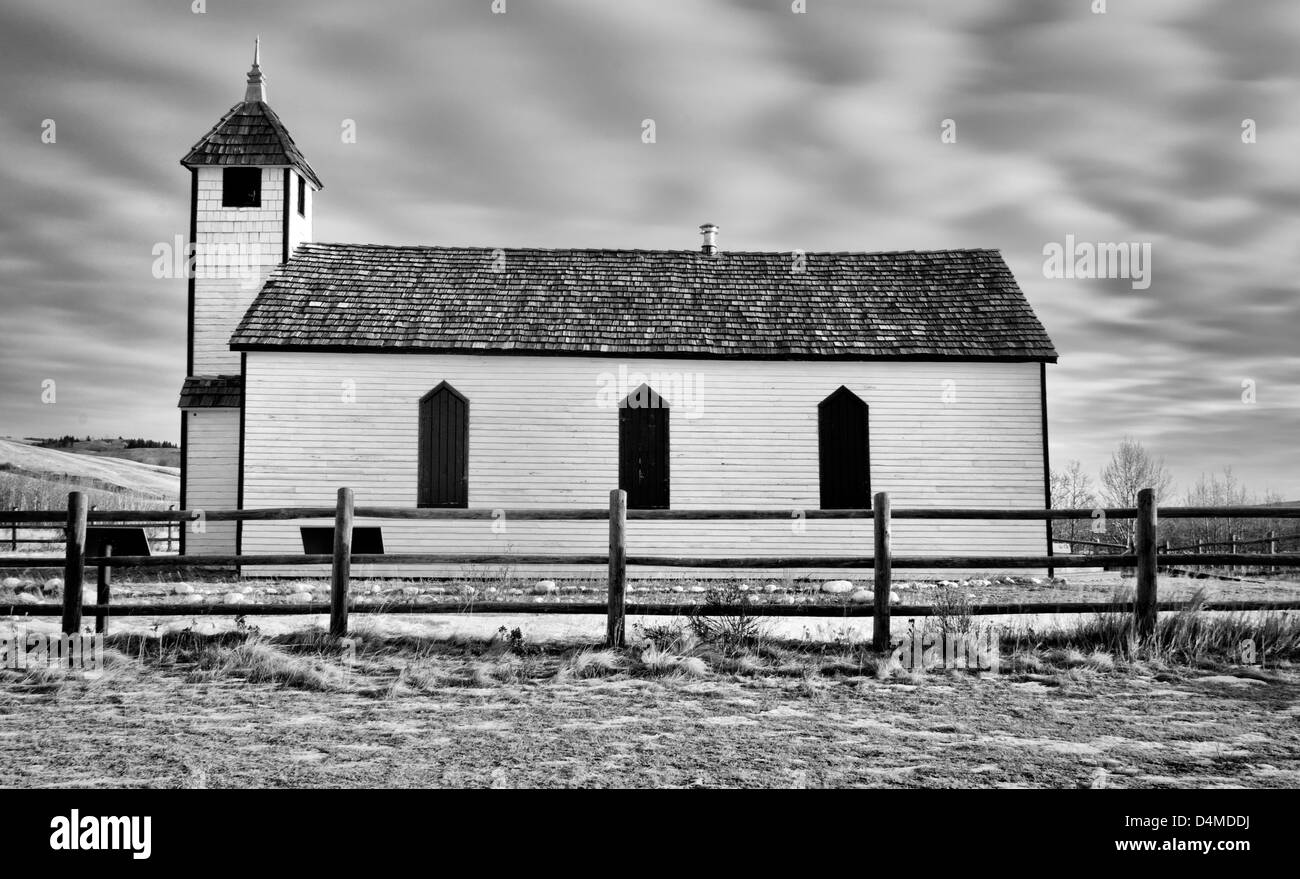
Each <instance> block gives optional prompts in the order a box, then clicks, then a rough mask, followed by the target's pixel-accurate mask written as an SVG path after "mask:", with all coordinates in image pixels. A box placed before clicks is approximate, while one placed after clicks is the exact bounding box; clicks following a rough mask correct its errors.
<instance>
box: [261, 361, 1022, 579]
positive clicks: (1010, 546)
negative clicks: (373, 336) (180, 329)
mask: <svg viewBox="0 0 1300 879" xmlns="http://www.w3.org/2000/svg"><path fill="white" fill-rule="evenodd" d="M620 373H621V374H620ZM1038 373H1039V365H1038V364H1037V363H923V362H899V361H894V362H884V361H868V362H845V361H816V362H806V361H805V362H790V361H765V362H753V361H718V360H709V361H702V360H684V359H680V360H679V359H674V360H650V359H645V360H620V359H617V358H598V357H532V356H502V355H495V356H493V355H486V356H478V355H415V354H404V355H384V354H369V353H366V354H326V353H318V354H313V353H300V352H263V351H256V352H249V354H248V372H247V391H246V393H247V401H246V423H245V443H246V445H245V465H244V466H245V486H244V505H245V506H246V507H249V508H257V507H271V506H285V505H306V504H311V505H318V506H319V505H326V506H329V505H332V504H333V503H334V497H335V491H336V489H337V488H338V487H339V486H350V487H351V488H353V489H354V490H355V492H356V502H357V505H358V506H369V505H406V506H412V507H414V506H415V505H416V503H417V494H418V451H417V450H418V445H419V442H418V431H419V401H420V398H421V397H422V396H424V395H425V394H426V393H428V391H429V390H430V389H431V388H434V387H436V386H437V385H438V384H439V383H440V382H443V381H446V382H447V383H449V384H451V385H453V386H454V387H455V388H456V389H457V390H458V391H459V392H460V393H462V394H464V396H465V397H466V398H467V399H468V401H469V404H470V406H471V407H472V410H473V413H474V418H473V419H472V422H471V425H470V447H469V506H470V507H473V508H489V509H495V508H507V507H550V506H566V505H567V506H581V507H603V506H605V505H607V504H608V500H609V490H610V489H611V488H612V487H614V486H616V485H617V483H618V465H619V456H618V402H619V400H621V399H622V398H623V397H624V396H625V395H626V394H627V393H629V392H631V391H632V390H635V389H636V388H637V387H638V386H639V385H640V384H641V383H642V382H643V381H649V383H650V384H651V386H652V387H653V388H654V389H655V390H656V391H657V392H658V393H660V394H662V396H663V397H664V399H665V401H666V402H667V403H668V405H669V406H670V407H672V410H673V416H672V438H671V474H672V485H671V492H672V507H673V508H674V509H692V508H695V509H701V508H709V507H737V508H762V509H783V510H790V511H791V521H790V522H789V523H786V522H782V521H768V522H706V523H695V522H689V523H688V522H632V523H631V524H630V525H629V534H628V554H629V555H642V554H664V555H714V556H719V555H733V554H734V555H760V556H761V555H784V554H799V555H817V554H838V555H842V554H851V553H855V552H860V553H862V554H863V555H869V554H870V552H871V523H870V521H827V520H812V521H800V520H799V519H798V511H799V510H801V509H814V508H816V507H817V505H818V503H819V499H820V487H819V472H818V471H819V468H818V455H817V449H818V404H819V403H821V402H822V401H823V400H825V399H826V398H827V397H828V396H829V395H830V394H832V393H833V392H834V391H836V390H837V389H838V388H839V387H840V386H841V385H844V386H846V387H847V388H849V389H850V390H851V391H853V393H855V394H857V395H858V396H859V397H861V398H862V399H863V400H864V401H865V402H866V403H867V404H868V405H869V406H870V417H871V425H870V433H871V436H870V443H871V449H870V452H871V467H872V472H871V481H872V488H873V490H875V491H888V492H890V493H891V495H892V498H893V505H894V506H895V507H896V508H902V507H927V506H928V507H938V506H971V507H974V506H999V507H1002V506H1005V507H1026V508H1036V507H1040V506H1041V505H1042V499H1043V490H1044V487H1043V467H1042V422H1041V409H1040V401H1039V374H1038ZM638 374H640V375H638ZM656 374H658V375H657V376H656ZM302 524H309V525H311V524H317V525H319V524H326V523H320V522H250V523H247V524H246V525H245V528H244V538H243V549H244V552H246V553H266V552H298V551H301V538H300V534H299V527H300V525H302ZM357 524H358V525H362V524H365V525H382V527H383V535H384V545H385V547H386V549H387V550H388V551H389V552H416V551H443V552H483V553H498V552H521V553H522V552H537V553H541V552H546V553H562V552H563V553H604V552H605V547H606V539H607V525H606V524H605V523H604V522H505V523H500V522H493V521H491V520H483V521H467V522H437V523H434V522H412V521H401V522H395V521H384V522H375V521H362V520H360V519H359V520H358V521H357ZM893 539H894V551H895V553H896V554H935V555H939V554H956V553H1001V554H1013V553H1024V554H1041V553H1043V552H1044V551H1045V549H1046V540H1045V534H1044V530H1043V526H1042V523H1041V522H1029V521H1026V522H929V521H922V522H918V521H900V522H897V523H895V525H894V532H893ZM246 570H248V571H249V572H250V573H254V572H259V571H258V569H256V568H255V567H250V568H248V569H246ZM322 570H323V569H322ZM510 572H511V573H514V574H518V575H521V576H527V575H530V574H532V573H535V572H534V571H530V570H529V569H528V568H526V567H524V566H518V567H516V568H514V569H512V570H511V571H510ZM551 572H552V573H586V574H593V575H597V576H599V572H598V571H596V570H595V569H590V570H583V569H576V568H575V569H572V570H568V571H558V572H557V571H556V570H555V569H552V570H551ZM260 573H266V574H275V575H281V576H284V575H290V574H292V573H295V571H293V570H291V569H285V568H279V569H275V570H272V569H267V568H263V569H261V571H260ZM317 573H319V572H317ZM417 573H419V574H439V575H442V574H446V575H464V574H467V573H470V569H468V568H464V567H460V566H456V567H454V568H451V569H446V570H441V571H437V570H434V569H431V568H424V569H417V568H412V567H401V568H399V567H396V566H392V567H388V568H384V567H383V566H374V567H373V568H371V569H369V570H367V569H366V568H364V567H359V568H358V569H357V575H358V576H366V575H367V574H374V575H396V576H401V575H408V576H409V575H414V574H417ZM480 573H483V572H481V571H480ZM487 573H495V574H500V573H502V571H492V572H487ZM648 573H651V572H648V571H646V570H643V569H634V572H633V576H638V575H640V576H645V575H647V574H648ZM670 573H671V574H673V575H679V574H680V575H687V574H694V573H701V574H705V575H708V574H710V573H712V574H715V575H716V574H717V573H718V572H716V571H714V572H692V571H689V570H682V569H676V570H673V571H671V572H670ZM827 573H829V572H827ZM748 575H749V576H751V577H754V578H758V577H761V576H764V573H763V572H761V571H750V572H748ZM854 575H855V576H857V577H859V578H865V577H867V576H869V575H868V574H867V572H854Z"/></svg>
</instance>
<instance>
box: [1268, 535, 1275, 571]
mask: <svg viewBox="0 0 1300 879" xmlns="http://www.w3.org/2000/svg"><path fill="white" fill-rule="evenodd" d="M1268 554H1269V555H1277V532H1276V531H1270V532H1268ZM1268 572H1269V573H1270V574H1276V573H1277V565H1269V566H1268Z"/></svg>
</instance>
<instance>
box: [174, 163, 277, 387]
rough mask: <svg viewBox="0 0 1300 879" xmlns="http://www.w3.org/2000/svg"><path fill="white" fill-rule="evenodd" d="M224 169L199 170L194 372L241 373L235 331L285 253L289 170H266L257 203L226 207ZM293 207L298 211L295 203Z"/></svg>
mask: <svg viewBox="0 0 1300 879" xmlns="http://www.w3.org/2000/svg"><path fill="white" fill-rule="evenodd" d="M222 171H223V169H222V168H220V167H215V166H213V167H202V168H199V169H198V175H199V192H198V205H197V213H196V214H195V232H196V239H195V243H196V245H197V246H196V250H195V254H196V261H195V281H194V370H193V373H192V374H193V375H222V374H225V375H233V374H237V373H238V372H239V353H238V352H236V351H231V350H230V336H231V334H232V333H233V332H234V331H235V327H236V326H238V324H239V320H240V318H242V317H243V316H244V312H245V311H247V310H248V306H249V305H250V304H251V303H252V301H253V300H254V299H255V298H256V297H257V292H258V290H260V289H261V287H262V282H263V281H265V280H266V276H267V275H268V274H269V273H270V271H271V269H273V268H274V267H275V266H277V265H279V264H280V261H281V257H282V256H283V244H282V242H283V239H284V171H285V169H284V168H263V169H262V204H261V207H257V208H226V207H222V206H221V185H222V184H221V181H222ZM294 195H295V197H296V193H295V194H294ZM290 210H291V211H293V212H294V216H296V215H297V213H296V202H295V203H294V205H292V206H291V208H290Z"/></svg>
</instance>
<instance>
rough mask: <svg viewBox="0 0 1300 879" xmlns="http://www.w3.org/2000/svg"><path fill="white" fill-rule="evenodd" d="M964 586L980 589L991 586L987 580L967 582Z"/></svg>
mask: <svg viewBox="0 0 1300 879" xmlns="http://www.w3.org/2000/svg"><path fill="white" fill-rule="evenodd" d="M966 585H967V586H978V587H980V588H983V587H985V586H992V585H993V584H992V583H990V582H989V581H988V580H968V581H967V583H966Z"/></svg>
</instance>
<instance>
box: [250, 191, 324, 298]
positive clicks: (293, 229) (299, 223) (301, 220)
mask: <svg viewBox="0 0 1300 879" xmlns="http://www.w3.org/2000/svg"><path fill="white" fill-rule="evenodd" d="M299 180H305V178H303V177H302V175H300V174H299V173H298V172H297V171H294V170H290V171H289V255H290V256H293V250H294V248H295V247H297V246H298V245H299V244H302V243H303V242H304V241H311V240H312V228H311V226H312V223H311V211H312V199H313V198H315V195H316V191H315V190H314V189H313V188H312V185H311V181H310V180H306V181H305V182H306V185H307V204H306V215H305V216H303V215H300V214H299V213H298V181H299ZM241 317H242V315H241Z"/></svg>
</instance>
